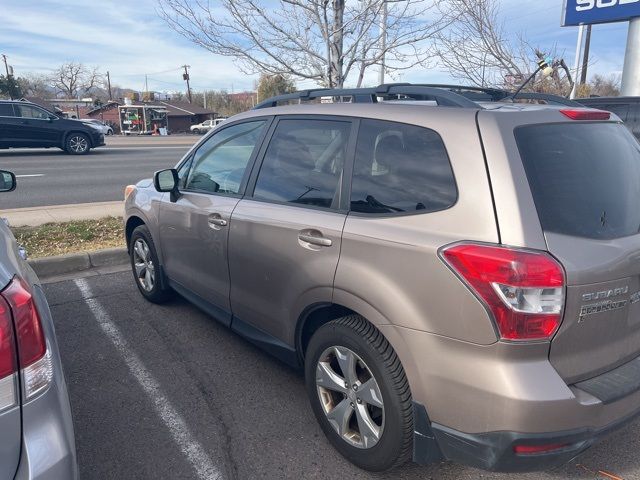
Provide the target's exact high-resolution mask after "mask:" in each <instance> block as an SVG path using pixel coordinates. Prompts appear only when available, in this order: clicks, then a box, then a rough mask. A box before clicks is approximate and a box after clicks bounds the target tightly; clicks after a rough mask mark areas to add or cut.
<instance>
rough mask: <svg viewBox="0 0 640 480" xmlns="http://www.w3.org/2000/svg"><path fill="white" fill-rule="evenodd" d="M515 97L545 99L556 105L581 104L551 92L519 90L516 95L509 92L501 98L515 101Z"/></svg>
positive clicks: (573, 105)
mask: <svg viewBox="0 0 640 480" xmlns="http://www.w3.org/2000/svg"><path fill="white" fill-rule="evenodd" d="M517 99H523V100H545V101H546V102H547V103H550V104H556V105H565V106H567V107H581V106H582V105H581V104H580V103H578V102H576V101H574V100H569V99H568V98H565V97H561V96H560V95H554V94H552V93H539V92H519V93H518V95H517V96H516V95H514V94H513V93H510V94H509V95H507V96H506V97H504V98H503V99H502V100H503V101H504V100H507V101H508V100H511V101H515V100H517Z"/></svg>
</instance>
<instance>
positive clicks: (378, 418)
mask: <svg viewBox="0 0 640 480" xmlns="http://www.w3.org/2000/svg"><path fill="white" fill-rule="evenodd" d="M350 355H351V356H350ZM339 358H340V359H341V361H342V363H343V364H344V365H345V366H346V365H347V363H348V361H349V359H350V358H352V359H353V360H354V362H355V363H354V364H355V365H356V368H355V369H353V370H352V372H353V373H352V374H350V375H345V374H344V373H342V372H343V371H342V369H341V368H340V360H339ZM327 371H329V372H330V371H333V372H332V373H333V374H337V377H336V376H332V375H326V374H323V372H327ZM354 374H355V376H354ZM354 378H355V382H354ZM343 380H351V381H349V382H345V383H341V382H342V381H343ZM372 381H373V383H372ZM305 383H306V387H307V394H308V395H309V399H310V401H311V407H312V409H313V413H314V414H315V416H316V419H317V420H318V422H319V423H320V427H321V428H322V430H323V431H324V433H325V435H326V436H327V438H328V439H329V441H330V442H331V444H332V445H333V446H334V447H335V449H336V450H338V452H340V454H342V455H343V456H344V457H345V458H346V459H347V460H349V461H350V462H352V463H354V464H355V465H357V466H358V467H360V468H362V469H364V470H369V471H374V472H380V471H385V470H389V469H392V468H395V467H397V466H399V465H402V464H403V463H405V462H406V461H407V460H409V459H410V458H411V455H412V452H413V405H412V400H411V390H410V388H409V382H408V381H407V377H406V375H405V373H404V369H403V368H402V365H401V364H400V360H399V359H398V357H397V355H396V353H395V351H394V350H393V348H392V347H391V345H390V344H389V343H388V342H387V340H386V339H385V338H384V336H383V335H382V334H381V333H380V332H379V331H378V330H377V329H376V328H375V327H374V326H373V325H372V324H371V323H369V322H368V321H367V320H365V319H364V318H363V317H361V316H359V315H349V316H347V317H342V318H340V319H337V320H334V321H332V322H329V323H327V324H325V325H323V326H322V327H320V328H319V329H318V331H317V332H316V333H315V334H314V335H313V337H312V338H311V341H310V342H309V347H308V348H307V353H306V357H305ZM351 383H353V385H349V386H348V387H347V388H341V385H342V386H343V387H344V386H346V385H347V384H351ZM354 385H355V386H356V387H358V388H354ZM363 386H364V388H360V387H363ZM367 386H368V388H367ZM376 387H377V389H376ZM345 392H346V393H345ZM380 399H381V401H380ZM345 402H346V403H345ZM343 412H344V413H343ZM329 416H331V417H332V419H339V420H342V421H341V422H337V421H335V420H334V421H333V423H332V422H331V421H330V420H329ZM345 420H346V421H345ZM371 422H373V423H371ZM339 423H341V424H342V427H340V426H338V425H339ZM345 425H346V427H345ZM361 425H362V426H363V427H364V428H362V427H361ZM367 425H370V426H372V428H368V429H367ZM339 429H342V432H339ZM363 432H364V434H363ZM367 432H368V434H367Z"/></svg>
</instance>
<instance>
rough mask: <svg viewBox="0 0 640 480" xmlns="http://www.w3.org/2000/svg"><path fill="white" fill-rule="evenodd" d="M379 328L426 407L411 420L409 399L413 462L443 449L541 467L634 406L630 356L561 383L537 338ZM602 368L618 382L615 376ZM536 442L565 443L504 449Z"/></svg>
mask: <svg viewBox="0 0 640 480" xmlns="http://www.w3.org/2000/svg"><path fill="white" fill-rule="evenodd" d="M381 330H382V331H383V332H384V333H385V334H386V335H387V338H389V339H390V341H391V343H392V345H393V346H394V349H395V350H396V353H397V354H398V356H399V357H400V360H401V362H402V364H403V366H404V367H405V372H406V373H407V378H408V380H409V384H410V386H411V392H412V396H413V400H414V401H415V402H417V403H418V404H419V405H424V406H425V407H426V412H428V415H429V417H428V418H427V417H426V412H423V413H422V417H423V418H422V420H420V411H419V409H418V408H416V422H415V424H416V434H415V436H414V439H415V442H414V445H415V446H416V451H415V455H414V458H415V460H416V461H418V462H420V463H425V462H428V461H433V460H434V459H437V458H447V459H450V460H453V461H457V462H461V463H464V464H468V465H473V466H476V467H479V468H483V469H487V470H498V471H503V470H504V471H526V470H539V469H548V468H551V467H552V466H554V465H557V464H562V463H565V462H567V461H569V460H571V459H572V458H573V457H575V456H576V455H578V454H580V453H582V452H583V451H584V450H586V449H587V448H589V447H590V446H592V445H593V444H595V443H596V442H597V441H598V440H599V439H600V438H602V437H603V436H605V435H607V434H608V433H610V432H611V431H613V430H615V429H617V428H619V427H622V426H623V425H624V424H625V423H628V422H629V421H630V420H632V419H633V418H634V417H635V416H637V415H638V414H639V412H640V383H638V385H636V382H632V381H631V379H632V377H634V375H635V373H636V372H637V371H640V366H638V368H635V367H636V366H635V365H634V364H631V363H630V364H629V365H624V366H622V367H619V369H616V370H613V371H612V372H609V373H606V374H603V375H602V376H601V377H597V378H595V379H592V380H590V381H588V382H581V383H578V384H575V385H567V384H566V382H565V381H564V380H563V379H562V378H561V377H560V375H559V374H558V372H557V371H556V370H555V369H554V368H553V366H552V365H551V363H550V362H549V360H548V351H549V345H548V344H545V343H542V342H540V343H532V344H522V345H514V344H508V343H506V342H496V343H494V344H491V345H476V344H471V343H468V342H461V341H458V340H454V339H451V338H447V337H442V336H437V335H433V334H430V333H427V332H419V331H415V330H409V329H403V328H401V327H382V328H381ZM623 374H624V375H623ZM610 376H614V377H615V378H622V377H624V381H623V382H621V383H620V385H618V384H617V383H616V382H613V379H612V378H609V377H610ZM603 385H607V386H608V390H607V391H606V393H607V394H608V395H606V396H605V395H604V394H602V393H600V390H599V387H602V386H603ZM636 387H638V388H636ZM425 407H422V409H424V408H425ZM425 418H426V419H425ZM543 444H544V445H549V444H563V445H566V447H563V448H562V449H559V450H556V451H553V452H552V453H540V454H527V455H524V454H516V453H515V452H514V449H513V447H514V445H529V446H531V445H543ZM425 452H426V453H425ZM434 452H435V453H434Z"/></svg>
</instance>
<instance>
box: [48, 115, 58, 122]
mask: <svg viewBox="0 0 640 480" xmlns="http://www.w3.org/2000/svg"><path fill="white" fill-rule="evenodd" d="M54 120H58V117H56V116H55V115H49V123H51V122H53V121H54Z"/></svg>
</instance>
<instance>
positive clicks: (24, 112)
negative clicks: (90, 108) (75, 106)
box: [0, 100, 104, 155]
mask: <svg viewBox="0 0 640 480" xmlns="http://www.w3.org/2000/svg"><path fill="white" fill-rule="evenodd" d="M101 145H104V135H103V134H102V132H101V131H100V129H99V128H98V127H96V126H94V125H92V124H91V123H89V122H86V123H85V122H83V121H81V120H70V119H65V118H60V117H58V116H57V115H55V114H54V113H52V112H50V111H48V110H45V109H43V108H41V107H39V106H38V105H35V104H33V103H31V102H25V101H21V100H10V101H7V100H0V148H20V147H34V148H43V147H45V148H48V147H58V148H61V149H62V150H64V151H65V152H67V153H70V154H72V155H84V154H85V153H88V152H89V150H91V149H92V148H95V147H99V146H101Z"/></svg>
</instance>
